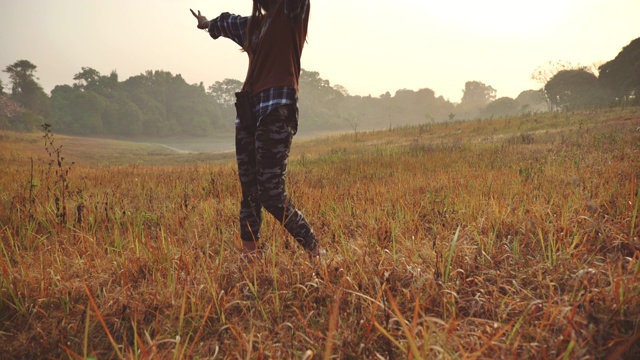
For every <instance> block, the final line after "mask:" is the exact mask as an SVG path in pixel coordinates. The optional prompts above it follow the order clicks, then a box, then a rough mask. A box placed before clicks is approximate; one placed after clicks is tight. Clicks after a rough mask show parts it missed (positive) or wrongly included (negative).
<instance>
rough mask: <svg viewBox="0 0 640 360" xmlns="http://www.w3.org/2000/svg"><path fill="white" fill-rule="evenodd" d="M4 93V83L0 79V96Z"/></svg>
mask: <svg viewBox="0 0 640 360" xmlns="http://www.w3.org/2000/svg"><path fill="white" fill-rule="evenodd" d="M2 95H4V83H3V82H2V79H0V96H2Z"/></svg>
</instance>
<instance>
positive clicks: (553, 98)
mask: <svg viewBox="0 0 640 360" xmlns="http://www.w3.org/2000/svg"><path fill="white" fill-rule="evenodd" d="M544 91H545V93H546V94H547V97H548V98H549V101H550V102H551V105H552V106H553V107H555V108H556V109H572V108H583V107H589V106H599V105H602V104H603V103H605V102H606V97H605V95H604V93H603V91H602V90H601V88H600V87H599V85H598V78H597V77H596V76H595V75H594V74H592V73H590V72H588V71H587V70H584V69H574V70H562V71H560V72H558V73H557V74H556V75H554V76H553V77H552V78H551V79H550V80H549V82H547V84H546V85H545V86H544Z"/></svg>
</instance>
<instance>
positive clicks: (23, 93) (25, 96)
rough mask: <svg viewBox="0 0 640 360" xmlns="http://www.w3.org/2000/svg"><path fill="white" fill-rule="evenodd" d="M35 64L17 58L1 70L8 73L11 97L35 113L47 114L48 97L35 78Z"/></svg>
mask: <svg viewBox="0 0 640 360" xmlns="http://www.w3.org/2000/svg"><path fill="white" fill-rule="evenodd" d="M36 68H37V67H36V66H35V65H34V64H32V63H31V62H30V61H28V60H18V61H16V62H15V63H13V64H12V65H8V66H7V67H6V68H5V69H4V70H3V71H4V72H6V73H7V74H9V80H10V82H11V98H12V99H13V100H15V101H17V102H19V103H20V104H22V105H23V106H24V107H25V108H28V109H30V110H31V111H33V112H34V113H35V114H36V115H40V116H45V117H46V116H47V115H48V114H49V97H48V96H47V94H46V93H45V92H44V90H43V89H42V86H40V84H38V82H37V81H36V78H35V71H36Z"/></svg>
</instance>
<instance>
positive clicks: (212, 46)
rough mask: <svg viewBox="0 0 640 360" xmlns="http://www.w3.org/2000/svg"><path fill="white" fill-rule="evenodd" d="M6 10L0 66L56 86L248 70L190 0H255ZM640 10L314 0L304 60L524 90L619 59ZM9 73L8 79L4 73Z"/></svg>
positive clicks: (6, 4) (374, 80)
mask: <svg viewBox="0 0 640 360" xmlns="http://www.w3.org/2000/svg"><path fill="white" fill-rule="evenodd" d="M0 8H1V9H2V11H0V34H1V35H0V36H1V41H0V43H1V44H2V51H1V52H0V66H1V67H2V68H3V69H4V67H6V66H7V65H9V64H12V63H13V62H15V61H17V60H20V59H26V60H29V61H31V62H32V63H33V64H35V65H36V66H37V67H38V68H37V73H36V75H37V76H38V78H39V81H40V83H41V84H42V86H43V87H44V89H45V90H46V91H47V92H49V91H51V90H52V88H53V87H54V86H56V85H60V84H71V83H72V82H73V75H74V74H76V73H78V72H79V71H80V70H81V68H82V67H91V68H95V69H96V70H98V71H100V72H101V73H102V74H108V73H109V72H111V70H116V71H117V72H118V74H119V76H120V79H122V80H124V79H126V78H128V77H130V76H134V75H137V74H140V73H143V72H144V71H146V70H166V71H170V72H172V73H174V74H182V76H183V77H184V78H185V80H186V81H187V82H189V83H199V82H203V83H204V85H205V86H208V85H210V84H212V83H214V82H215V81H220V80H223V79H225V78H235V79H240V80H242V79H243V78H244V73H245V67H246V56H245V55H244V54H243V53H241V52H240V51H238V47H237V46H236V45H235V44H233V43H232V42H230V41H225V40H222V41H213V40H211V39H210V38H209V37H208V36H207V35H206V34H205V33H202V32H199V31H198V30H196V29H195V20H194V19H193V17H192V16H191V14H190V13H189V8H193V9H200V10H201V11H202V12H203V13H204V14H205V15H207V16H209V17H210V18H213V17H215V16H217V15H219V14H220V13H221V12H223V11H229V12H233V13H238V14H248V12H249V10H250V2H249V1H248V0H244V1H238V0H216V1H204V0H193V1H180V2H176V1H169V0H162V1H151V0H137V1H122V0H116V1H96V0H82V1H81V0H66V1H63V2H54V1H40V0H19V1H18V0H0ZM639 13H640V2H637V1H632V0H607V1H605V0H583V1H577V0H559V1H551V0H541V1H519V2H513V1H502V0H488V1H483V2H475V1H465V0H454V1H446V2H442V1H440V2H427V1H410V0H398V1H394V2H389V1H380V0H368V1H366V0H327V1H312V16H311V23H310V32H309V39H308V44H307V46H306V48H305V52H304V55H303V59H302V62H303V67H304V68H305V69H308V70H312V71H317V72H319V73H320V75H321V76H322V77H323V78H325V79H328V80H330V81H331V84H332V85H335V84H340V85H342V86H344V87H346V88H347V89H348V90H349V91H350V93H351V94H356V95H369V94H371V95H372V96H378V95H380V94H383V93H385V92H387V91H389V92H391V93H392V94H393V93H394V92H395V91H396V90H398V89H403V88H407V89H414V90H417V89H420V88H425V87H428V88H431V89H433V90H434V91H435V92H436V94H437V95H438V96H439V95H442V96H444V97H445V98H447V99H449V100H450V101H453V102H458V101H460V98H461V96H462V89H463V88H464V84H465V82H466V81H471V80H476V81H481V82H483V83H485V84H487V85H490V86H492V87H493V88H494V89H496V90H497V95H498V97H502V96H509V97H513V98H515V97H516V96H518V94H519V93H520V92H521V91H523V90H527V89H534V88H535V89H537V88H539V87H540V85H539V84H536V83H535V82H534V81H533V80H531V79H530V75H531V73H532V71H533V70H534V69H536V68H537V67H538V66H541V65H544V64H545V63H547V62H548V61H556V60H563V61H569V62H571V63H573V64H581V65H591V64H593V63H597V62H603V61H608V60H610V59H613V58H614V57H615V56H616V54H618V53H619V52H620V50H621V49H622V48H623V47H624V46H625V45H627V44H628V43H629V41H631V40H632V39H634V38H636V37H638V27H637V19H636V17H637V14H639ZM0 79H2V80H3V82H4V83H5V85H6V84H8V77H7V74H6V73H0Z"/></svg>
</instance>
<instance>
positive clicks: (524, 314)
mask: <svg viewBox="0 0 640 360" xmlns="http://www.w3.org/2000/svg"><path fill="white" fill-rule="evenodd" d="M3 136H4V139H8V138H10V136H9V135H8V134H4V135H3ZM11 136H16V137H17V138H19V136H17V135H11ZM19 143H20V144H24V143H25V142H21V141H18V140H15V139H14V140H13V144H19ZM26 143H28V141H27V142H26ZM5 144H6V143H5ZM20 146H21V145H16V149H17V150H16V149H14V153H11V154H7V153H5V154H4V155H3V156H4V159H5V162H6V166H5V168H4V169H3V170H2V173H1V174H2V176H1V177H0V201H1V202H2V206H0V221H1V224H2V225H1V226H2V227H1V229H0V230H1V235H0V236H1V239H2V242H1V247H0V259H1V261H0V272H1V276H2V278H1V279H2V283H1V285H0V351H2V354H3V356H6V357H7V358H45V357H50V358H90V357H94V358H127V359H129V358H134V359H148V358H176V359H182V358H186V359H190V358H242V359H253V358H258V359H259V358H306V359H310V358H325V359H328V358H340V359H351V358H366V359H373V358H410V359H431V358H464V359H467V358H471V359H475V358H566V359H583V358H606V357H609V358H618V357H622V358H634V355H636V354H638V353H639V352H640V342H639V340H640V335H639V334H640V331H638V330H639V329H638V326H639V322H638V321H639V320H640V297H639V296H638V295H639V294H640V285H639V284H640V283H639V276H640V243H639V241H638V236H639V235H638V233H639V232H640V221H638V210H639V207H640V191H639V190H638V188H639V183H640V181H639V180H640V110H639V109H626V110H620V109H614V110H600V111H592V112H577V113H560V114H547V115H535V116H533V115H532V116H525V117H521V118H509V119H496V120H491V121H481V122H480V121H470V122H460V123H454V124H442V125H428V126H427V125H424V126H420V127H407V128H400V129H394V130H388V131H379V132H368V133H359V134H357V137H356V136H354V134H349V135H344V136H334V137H331V138H326V139H321V140H312V141H305V142H301V143H298V144H295V145H294V147H295V151H294V154H293V156H292V159H291V162H290V171H289V180H288V182H289V192H290V194H291V196H292V198H293V199H294V201H295V202H296V203H297V204H298V205H300V208H301V209H302V211H303V212H304V213H305V215H306V216H307V217H308V218H309V220H310V221H311V223H312V225H313V226H314V229H315V231H316V232H317V234H318V235H319V237H320V239H321V241H322V244H323V246H324V247H325V248H326V249H327V251H328V255H327V256H326V257H325V258H323V259H322V261H321V263H320V264H310V263H308V260H307V258H306V256H305V255H304V254H303V253H302V251H300V249H299V248H298V247H297V246H296V244H295V243H294V242H293V241H292V240H290V239H289V238H288V237H287V235H286V234H285V232H284V231H283V230H282V229H281V228H280V226H279V225H278V224H277V223H276V222H275V221H273V220H272V219H267V220H266V221H265V224H264V226H263V234H262V235H263V239H264V244H262V246H263V250H264V253H263V256H262V257H261V259H260V260H259V261H258V262H257V263H255V264H252V265H246V264H244V263H242V262H241V261H240V260H239V252H240V244H239V239H238V231H237V228H238V226H237V225H238V224H237V221H238V220H237V214H238V211H239V208H238V197H239V192H240V189H239V187H238V181H237V173H236V170H235V165H234V164H233V162H231V161H227V162H222V163H216V164H211V163H200V162H199V161H200V160H194V162H192V163H188V159H189V157H181V158H180V159H186V161H187V163H185V164H183V165H171V166H143V165H139V164H131V165H117V166H116V165H92V164H91V163H90V162H87V161H84V162H83V159H82V156H81V152H78V154H79V156H78V157H79V158H80V159H79V161H77V163H76V164H73V165H72V164H71V161H73V159H72V160H68V159H62V160H61V161H60V162H59V163H58V160H60V159H58V158H56V155H55V154H56V152H55V151H54V152H53V154H54V155H53V156H52V157H49V156H48V155H47V153H45V152H44V150H42V154H44V155H40V156H41V157H40V158H39V159H38V158H36V160H35V161H34V165H33V166H31V162H30V161H27V160H29V159H32V158H34V155H33V154H35V151H34V150H28V151H27V150H25V151H24V155H20V151H19V149H20ZM57 146H58V145H57V143H56V142H55V136H54V141H53V142H52V143H50V144H49V150H51V149H54V150H55V149H57V148H58V147H57ZM25 149H27V148H26V147H25ZM29 149H31V148H29ZM65 151H67V149H65V148H62V150H61V151H60V153H61V154H62V155H63V157H64V154H65ZM4 152H5V151H4V150H3V153H4ZM195 158H196V159H197V157H195ZM91 159H94V158H93V157H92V158H91ZM51 160H53V163H51V164H50V163H49V161H51ZM84 160H86V159H84ZM63 198H64V200H62V199H63Z"/></svg>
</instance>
